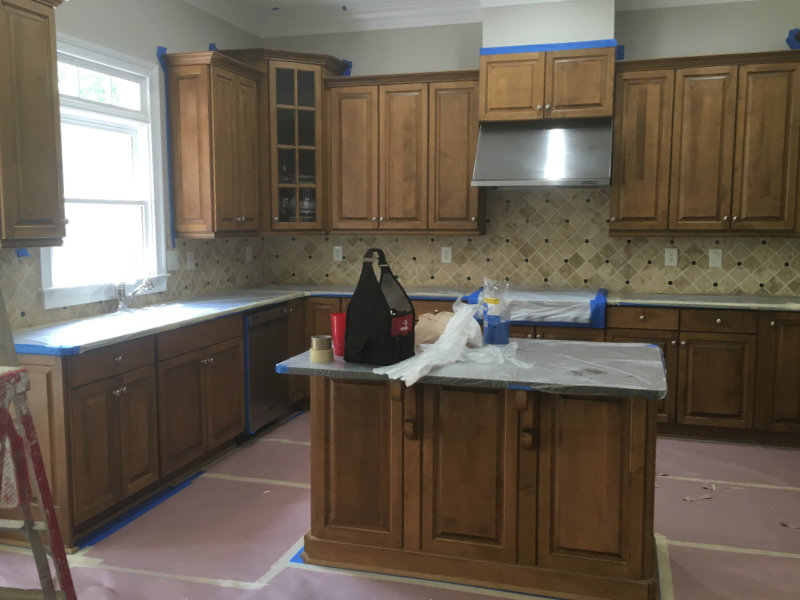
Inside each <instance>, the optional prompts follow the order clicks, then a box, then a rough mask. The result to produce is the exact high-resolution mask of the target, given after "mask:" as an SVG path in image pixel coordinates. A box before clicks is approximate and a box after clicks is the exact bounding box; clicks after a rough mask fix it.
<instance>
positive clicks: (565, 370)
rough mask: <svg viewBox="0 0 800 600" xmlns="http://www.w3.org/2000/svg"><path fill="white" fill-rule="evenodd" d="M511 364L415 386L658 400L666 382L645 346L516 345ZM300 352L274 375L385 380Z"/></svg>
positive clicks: (440, 373) (437, 376)
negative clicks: (314, 358) (481, 388)
mask: <svg viewBox="0 0 800 600" xmlns="http://www.w3.org/2000/svg"><path fill="white" fill-rule="evenodd" d="M513 343H516V352H515V354H514V358H515V359H516V360H517V361H520V362H521V363H525V364H526V365H529V366H518V365H516V364H513V363H512V362H510V361H506V362H505V363H503V364H497V363H478V362H459V363H454V364H450V365H445V366H440V367H436V368H434V369H433V370H431V372H430V373H428V374H427V375H425V376H424V377H422V378H421V379H420V383H432V384H440V385H454V386H463V387H484V388H512V389H523V390H538V391H543V392H549V393H561V394H583V395H597V396H606V397H608V396H613V397H637V398H664V397H665V396H666V394H667V381H666V376H665V371H664V363H663V360H662V357H661V350H660V349H659V348H658V347H657V346H654V345H650V344H635V343H632V344H622V343H603V342H576V341H563V340H537V339H516V340H514V341H513V342H512V344H513ZM309 354H310V353H309V352H308V351H306V352H304V353H302V354H298V355H297V356H294V357H292V358H289V359H287V360H285V361H283V362H281V363H278V364H277V365H276V366H275V369H276V370H277V371H278V372H279V373H289V374H296V375H312V376H313V375H318V376H323V377H330V378H339V379H361V380H365V379H366V380H368V379H374V380H386V379H388V378H387V377H386V376H385V375H381V374H378V373H375V372H374V368H375V367H373V366H370V365H363V364H356V363H348V362H345V361H344V360H343V359H342V358H341V357H336V358H335V359H334V361H333V362H329V363H314V362H311V360H310V356H309Z"/></svg>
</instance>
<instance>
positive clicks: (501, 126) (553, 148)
mask: <svg viewBox="0 0 800 600" xmlns="http://www.w3.org/2000/svg"><path fill="white" fill-rule="evenodd" d="M611 134H612V120H611V119H545V120H541V121H521V122H513V123H511V122H503V123H481V127H480V133H479V135H478V151H477V154H476V156H475V169H474V171H473V174H472V185H473V186H476V187H538V186H550V187H552V186H601V185H609V183H610V180H611V137H612V135H611Z"/></svg>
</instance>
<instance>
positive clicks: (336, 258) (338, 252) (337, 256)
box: [333, 246, 343, 262]
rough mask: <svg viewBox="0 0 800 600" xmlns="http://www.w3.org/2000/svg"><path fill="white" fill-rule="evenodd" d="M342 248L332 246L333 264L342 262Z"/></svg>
mask: <svg viewBox="0 0 800 600" xmlns="http://www.w3.org/2000/svg"><path fill="white" fill-rule="evenodd" d="M342 260H343V257H342V247H341V246H334V247H333V262H342Z"/></svg>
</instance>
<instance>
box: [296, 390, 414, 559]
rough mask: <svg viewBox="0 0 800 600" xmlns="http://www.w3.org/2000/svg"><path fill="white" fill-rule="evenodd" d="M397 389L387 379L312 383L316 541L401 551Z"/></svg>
mask: <svg viewBox="0 0 800 600" xmlns="http://www.w3.org/2000/svg"><path fill="white" fill-rule="evenodd" d="M392 386H394V389H395V391H396V394H395V396H396V397H393V395H392V393H391V390H392ZM399 389H400V384H399V383H397V384H389V383H387V382H384V381H351V380H341V379H327V378H322V377H312V378H311V436H312V439H314V444H313V445H312V447H311V481H312V483H311V533H312V535H314V536H316V537H319V538H322V539H329V540H337V541H342V542H350V543H358V544H364V545H368V546H378V547H384V548H386V547H388V548H399V547H400V546H401V544H402V541H403V531H402V525H403V507H402V498H403V444H402V442H403V438H402V418H403V406H402V401H401V400H402V397H401V394H400V393H399Z"/></svg>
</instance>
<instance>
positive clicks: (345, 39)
mask: <svg viewBox="0 0 800 600" xmlns="http://www.w3.org/2000/svg"><path fill="white" fill-rule="evenodd" d="M481 31H482V26H481V24H480V23H467V24H465V25H442V26H434V27H415V28H411V29H387V30H380V31H359V32H353V33H333V34H325V35H307V36H300V37H277V38H267V39H264V40H261V41H262V45H263V46H264V47H265V48H274V49H277V50H294V51H302V52H317V53H321V54H331V55H333V56H336V57H337V58H346V59H347V60H351V61H353V73H352V74H353V75H376V74H389V73H419V72H425V71H451V70H461V69H477V68H478V57H479V54H478V53H479V52H480V49H481Z"/></svg>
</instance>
